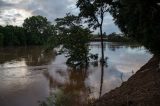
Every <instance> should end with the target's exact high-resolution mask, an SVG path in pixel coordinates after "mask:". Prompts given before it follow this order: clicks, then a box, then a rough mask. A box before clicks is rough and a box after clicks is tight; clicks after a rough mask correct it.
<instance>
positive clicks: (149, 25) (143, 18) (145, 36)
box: [110, 0, 160, 53]
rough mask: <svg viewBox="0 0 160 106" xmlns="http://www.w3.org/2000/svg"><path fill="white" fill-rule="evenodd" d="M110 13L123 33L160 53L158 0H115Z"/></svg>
mask: <svg viewBox="0 0 160 106" xmlns="http://www.w3.org/2000/svg"><path fill="white" fill-rule="evenodd" d="M110 13H111V14H112V16H113V17H114V20H115V23H116V24H117V25H118V26H119V28H120V29H121V31H122V32H124V33H125V35H127V36H128V37H131V38H133V39H135V40H137V41H138V42H139V43H141V44H143V45H144V46H145V47H147V48H148V49H149V50H150V51H152V52H154V53H160V46H159V45H160V30H159V28H160V4H159V0H152V1H151V0H115V1H114V2H113V3H112V6H111V9H110Z"/></svg>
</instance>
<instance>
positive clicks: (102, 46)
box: [100, 25, 104, 63]
mask: <svg viewBox="0 0 160 106" xmlns="http://www.w3.org/2000/svg"><path fill="white" fill-rule="evenodd" d="M100 37H101V55H102V58H101V62H103V63H104V44H103V33H102V25H101V26H100Z"/></svg>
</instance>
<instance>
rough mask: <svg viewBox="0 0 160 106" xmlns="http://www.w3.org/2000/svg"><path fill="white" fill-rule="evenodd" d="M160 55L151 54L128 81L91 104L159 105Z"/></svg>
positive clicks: (94, 105) (113, 105) (98, 105)
mask: <svg viewBox="0 0 160 106" xmlns="http://www.w3.org/2000/svg"><path fill="white" fill-rule="evenodd" d="M159 64H160V55H156V56H153V57H152V58H151V59H150V60H149V61H148V62H147V63H146V64H145V65H144V66H142V67H141V68H140V69H139V70H138V71H137V72H136V73H135V74H134V75H133V76H132V77H131V78H129V79H128V81H126V82H124V83H122V85H121V86H120V87H118V88H116V89H114V90H112V91H110V92H109V93H106V94H105V95H103V96H102V97H101V98H99V99H98V100H96V102H95V103H94V104H93V106H160V66H159Z"/></svg>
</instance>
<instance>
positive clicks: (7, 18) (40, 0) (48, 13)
mask: <svg viewBox="0 0 160 106" xmlns="http://www.w3.org/2000/svg"><path fill="white" fill-rule="evenodd" d="M76 1H77V0H0V25H6V24H9V25H10V24H11V25H18V26H21V25H22V23H23V21H24V19H25V18H27V17H31V16H33V15H42V16H45V17H47V19H48V20H49V21H51V22H54V19H55V18H58V17H63V16H65V14H66V13H68V12H71V13H73V14H78V9H77V8H76V6H75V4H76ZM104 31H105V32H106V33H107V34H108V33H112V32H119V29H118V28H117V27H116V26H115V25H114V22H113V20H112V16H111V15H109V14H107V15H106V16H105V21H104Z"/></svg>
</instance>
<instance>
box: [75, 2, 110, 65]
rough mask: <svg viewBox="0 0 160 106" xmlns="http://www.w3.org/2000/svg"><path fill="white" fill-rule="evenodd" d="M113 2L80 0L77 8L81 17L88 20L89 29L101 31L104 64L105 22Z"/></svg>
mask: <svg viewBox="0 0 160 106" xmlns="http://www.w3.org/2000/svg"><path fill="white" fill-rule="evenodd" d="M111 2H112V0H78V2H77V7H79V8H80V14H79V15H80V16H81V17H84V18H87V21H86V22H88V23H89V24H88V25H89V27H93V28H94V29H96V28H99V30H100V37H101V47H102V49H101V54H102V60H101V61H102V62H104V50H103V49H104V46H103V21H104V16H105V13H106V12H107V11H108V7H109V4H111Z"/></svg>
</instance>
